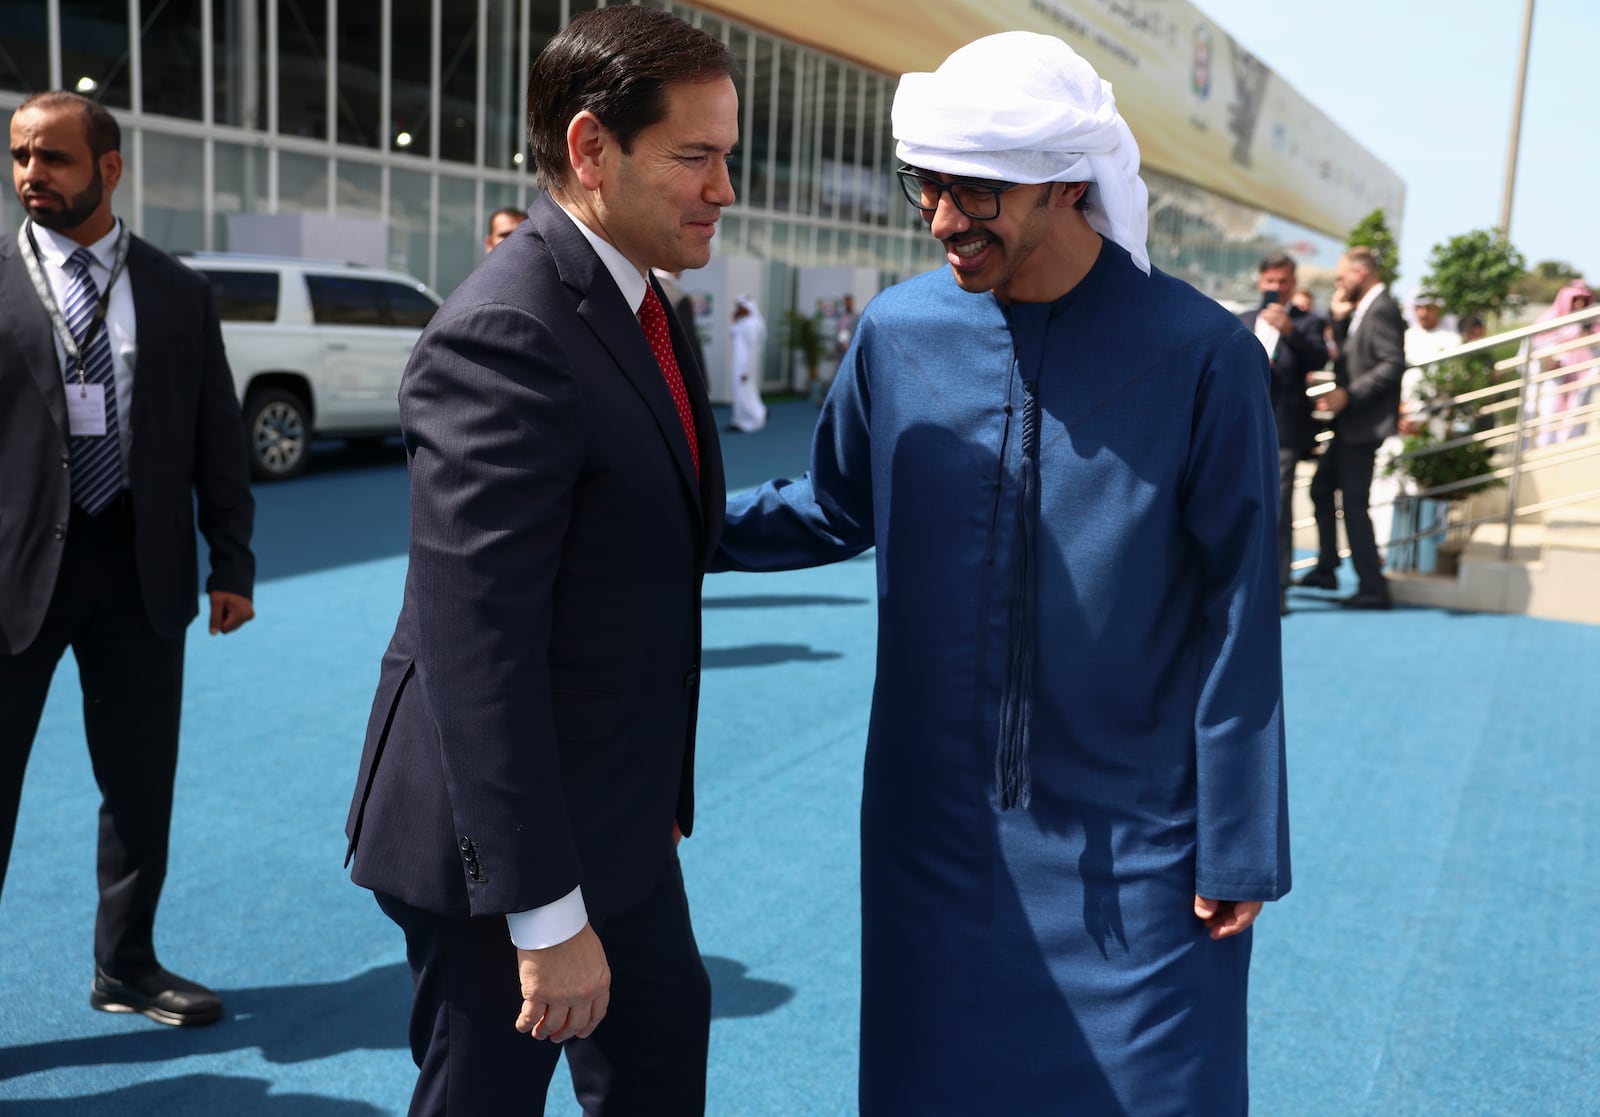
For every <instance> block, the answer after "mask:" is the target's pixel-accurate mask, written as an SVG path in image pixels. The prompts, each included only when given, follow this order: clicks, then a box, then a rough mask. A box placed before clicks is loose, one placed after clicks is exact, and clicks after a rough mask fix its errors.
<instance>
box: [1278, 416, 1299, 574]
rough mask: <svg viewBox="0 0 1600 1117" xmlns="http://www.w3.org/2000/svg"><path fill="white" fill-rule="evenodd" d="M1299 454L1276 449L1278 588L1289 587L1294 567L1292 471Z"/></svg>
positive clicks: (1285, 448)
mask: <svg viewBox="0 0 1600 1117" xmlns="http://www.w3.org/2000/svg"><path fill="white" fill-rule="evenodd" d="M1299 464H1300V452H1299V451H1298V450H1292V449H1290V448H1288V447H1286V446H1280V447H1278V588H1279V589H1284V588H1286V587H1287V586H1288V585H1289V581H1290V572H1291V570H1292V569H1293V566H1294V470H1295V466H1297V465H1299Z"/></svg>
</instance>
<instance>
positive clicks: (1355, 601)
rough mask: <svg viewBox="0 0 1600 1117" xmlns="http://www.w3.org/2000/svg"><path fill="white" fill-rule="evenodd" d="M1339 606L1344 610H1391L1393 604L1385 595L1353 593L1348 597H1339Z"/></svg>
mask: <svg viewBox="0 0 1600 1117" xmlns="http://www.w3.org/2000/svg"><path fill="white" fill-rule="evenodd" d="M1339 604H1340V605H1343V606H1344V607H1345V608H1346V609H1393V608H1394V602H1392V601H1390V600H1389V595H1388V594H1386V593H1353V594H1351V595H1350V596H1349V597H1341V598H1340V599H1339Z"/></svg>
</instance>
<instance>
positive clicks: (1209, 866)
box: [720, 32, 1289, 1117]
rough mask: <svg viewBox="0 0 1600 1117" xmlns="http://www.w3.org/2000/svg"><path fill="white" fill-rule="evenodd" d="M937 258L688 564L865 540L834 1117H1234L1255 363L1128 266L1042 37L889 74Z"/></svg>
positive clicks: (1094, 137)
mask: <svg viewBox="0 0 1600 1117" xmlns="http://www.w3.org/2000/svg"><path fill="white" fill-rule="evenodd" d="M893 122H894V132H895V137H896V139H897V141H898V148H897V151H898V154H899V156H900V158H901V159H902V160H904V161H905V163H906V164H907V166H906V167H904V168H903V169H902V170H901V171H900V179H901V182H902V183H903V184H904V187H905V191H906V195H907V197H908V198H909V199H910V201H911V204H912V205H914V206H916V207H918V208H919V209H920V210H921V211H922V215H923V217H924V219H925V220H927V221H928V222H929V224H930V226H931V229H932V232H933V235H934V236H935V237H938V238H939V239H940V240H941V241H942V242H944V245H945V247H946V249H947V251H948V259H949V263H950V268H949V270H948V271H944V270H941V271H939V272H935V273H930V274H928V275H923V276H919V277H917V278H915V279H912V280H910V281H909V282H906V283H902V284H900V285H898V286H896V287H894V288H892V289H890V290H888V291H886V292H884V293H883V294H881V295H879V296H878V297H877V298H876V299H874V300H873V301H872V303H871V304H870V305H869V306H867V308H866V310H865V312H864V314H863V316H862V319H861V322H860V325H859V326H858V328H857V330H856V334H855V337H854V340H853V342H852V344H851V346H850V349H849V351H848V353H847V354H846V356H845V359H844V362H843V365H842V367H841V369H840V371H839V375H838V377H837V379H836V380H835V381H834V383H833V387H832V390H831V391H830V393H829V395H828V399H827V403H826V405H825V406H824V409H823V414H822V418H821V421H820V423H819V426H818V428H817V433H816V439H815V443H814V446H813V449H812V461H811V470H810V472H809V473H808V474H807V475H806V476H805V477H803V478H801V479H800V480H798V481H772V482H769V483H768V484H766V485H764V486H762V487H761V488H760V489H757V490H756V491H754V492H751V493H749V494H747V495H745V496H742V497H739V498H736V499H735V500H733V501H730V503H729V508H728V517H727V526H726V529H725V530H724V533H723V536H722V548H721V552H720V563H721V566H722V568H724V569H741V570H778V569H787V568H794V567H802V566H811V565H816V564H819V563H823V562H830V561H835V560H839V559H844V558H848V557H850V556H852V555H855V554H858V553H860V552H861V551H864V550H866V549H867V548H868V547H873V546H876V547H877V569H878V594H879V649H878V678H877V687H876V690H875V693H874V696H873V707H872V719H871V727H870V729H869V731H868V741H867V754H866V778H865V790H864V793H863V802H862V812H861V813H862V822H861V826H862V833H861V848H862V854H861V855H862V873H861V887H862V934H863V945H862V1007H861V1086H860V1089H861V1112H862V1114H863V1115H864V1117H884V1115H899V1114H917V1115H918V1117H929V1115H943V1114H949V1115H960V1117H972V1115H974V1114H1000V1113H1005V1114H1072V1115H1078V1117H1082V1115H1093V1117H1102V1115H1104V1117H1110V1115H1125V1117H1169V1115H1170V1117H1209V1115H1222V1114H1228V1115H1238V1114H1243V1113H1245V1112H1246V1109H1247V1106H1248V1096H1247V1095H1248V1086H1247V1080H1246V1041H1245V1032H1246V1027H1245V1000H1246V982H1247V976H1248V968H1249V961H1250V944H1251V932H1250V931H1249V927H1250V925H1251V923H1252V922H1253V921H1254V920H1255V918H1256V916H1257V914H1258V913H1259V912H1260V910H1261V906H1262V902H1263V901H1266V900H1274V899H1277V898H1278V897H1280V896H1282V895H1283V894H1284V893H1285V892H1287V891H1288V890H1289V852H1288V821H1287V813H1286V794H1285V777H1284V739H1283V715H1282V710H1283V700H1282V666H1281V659H1280V651H1279V627H1278V626H1279V620H1278V613H1277V608H1276V603H1277V596H1278V563H1277V544H1276V519H1277V505H1278V500H1277V435H1276V432H1275V430H1274V427H1273V418H1272V409H1271V406H1270V405H1269V402H1268V369H1267V361H1266V355H1265V353H1264V352H1263V351H1262V348H1261V344H1260V343H1259V342H1257V341H1256V339H1255V338H1254V337H1253V336H1252V335H1251V334H1250V333H1249V332H1248V331H1246V330H1244V329H1243V328H1242V327H1241V325H1240V323H1239V321H1238V320H1237V319H1236V318H1234V317H1233V316H1232V315H1230V314H1229V313H1228V312H1227V311H1226V310H1224V309H1223V308H1222V307H1220V306H1218V305H1216V304H1215V303H1213V302H1211V301H1210V300H1209V299H1206V298H1205V297H1203V296H1202V295H1200V294H1199V293H1198V292H1196V291H1194V290H1193V289H1192V288H1190V287H1188V286H1187V285H1185V284H1183V283H1181V282H1179V281H1178V280H1175V279H1173V278H1171V277H1170V276H1167V275H1163V274H1162V273H1160V272H1158V271H1152V270H1151V268H1150V264H1149V259H1148V256H1147V254H1146V251H1145V210H1146V202H1147V195H1146V191H1145V187H1144V184H1143V183H1142V182H1141V181H1140V179H1139V177H1138V167H1139V156H1138V148H1137V146H1136V144H1135V143H1134V140H1133V137H1132V135H1131V134H1130V133H1129V132H1128V129H1127V127H1126V125H1124V124H1123V122H1122V119H1121V117H1120V116H1119V115H1118V114H1117V112H1116V107H1115V103H1114V102H1113V100H1112V96H1111V88H1110V86H1109V85H1107V84H1106V83H1104V82H1102V81H1100V79H1099V78H1098V77H1097V76H1096V74H1095V73H1094V71H1093V69H1091V68H1090V66H1089V65H1088V64H1087V63H1086V62H1084V61H1083V60H1082V59H1081V58H1079V57H1078V56H1077V55H1076V54H1074V53H1073V52H1072V51H1071V50H1070V49H1069V48H1068V47H1067V46H1066V45H1065V44H1064V43H1062V42H1061V41H1060V40H1058V39H1054V38H1052V37H1049V36H1044V35H1034V34H1029V33H1020V32H1012V33H1007V34H1002V35H995V36H991V37H989V38H985V39H981V40H979V41H977V42H975V43H972V44H970V45H968V46H966V47H964V48H962V49H961V50H958V51H957V52H956V53H955V54H953V55H951V57H950V58H949V59H947V60H946V61H945V63H944V64H943V65H942V66H940V67H939V69H938V70H937V71H936V72H934V73H931V74H928V73H915V74H907V75H905V76H904V77H903V78H902V79H901V83H900V87H899V91H898V93H897V94H896V96H895V102H894V110H893Z"/></svg>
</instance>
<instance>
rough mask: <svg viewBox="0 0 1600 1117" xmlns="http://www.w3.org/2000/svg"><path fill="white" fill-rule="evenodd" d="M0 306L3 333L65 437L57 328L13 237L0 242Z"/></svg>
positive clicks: (65, 409)
mask: <svg viewBox="0 0 1600 1117" xmlns="http://www.w3.org/2000/svg"><path fill="white" fill-rule="evenodd" d="M0 306H3V307H5V308H6V310H5V313H3V314H0V336H4V335H9V336H10V342H11V344H12V345H13V346H15V347H16V350H17V352H18V353H20V354H22V363H23V364H24V365H25V366H27V370H28V375H29V376H31V377H32V378H33V382H34V383H35V384H36V385H37V386H38V388H39V394H40V395H42V396H44V399H45V405H46V406H47V407H48V408H49V409H50V418H51V419H53V420H55V424H56V426H57V427H58V428H60V430H61V435H62V437H63V438H65V437H66V436H67V399H66V395H65V394H64V391H65V390H64V388H63V387H62V385H63V383H64V381H63V373H62V370H61V366H60V365H59V364H58V363H57V361H56V339H55V330H54V327H52V326H51V325H50V315H49V314H48V313H47V312H46V311H45V309H44V304H43V303H41V302H40V301H39V293H38V292H37V291H35V290H34V289H33V281H32V280H31V279H29V278H28V266H27V265H26V264H24V263H23V262H22V248H21V246H20V245H18V244H17V242H16V241H15V240H14V239H10V238H8V239H6V240H5V241H3V242H0Z"/></svg>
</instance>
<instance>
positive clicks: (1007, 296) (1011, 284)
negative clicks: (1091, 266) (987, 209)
mask: <svg viewBox="0 0 1600 1117" xmlns="http://www.w3.org/2000/svg"><path fill="white" fill-rule="evenodd" d="M922 173H925V174H927V175H928V176H929V177H931V178H936V179H938V180H939V181H941V182H945V181H949V179H950V177H951V176H949V175H939V174H933V173H932V172H922ZM1083 189H1084V187H1083V184H1081V183H1060V182H1045V183H1038V184H1035V185H1026V186H1015V187H1012V188H1010V189H1008V190H1006V191H1005V193H1003V194H1001V195H1000V212H999V213H998V214H997V215H996V216H994V217H992V218H990V219H989V220H987V221H975V220H973V219H972V218H970V217H968V216H967V215H966V214H964V213H962V212H961V210H960V208H959V207H957V206H956V204H955V200H954V199H953V198H952V197H951V196H950V193H949V191H945V192H944V193H942V194H941V195H940V196H939V204H938V208H936V209H935V210H934V211H933V212H932V214H929V213H927V212H926V211H924V213H923V219H924V220H925V221H927V222H928V229H929V231H930V232H931V233H933V235H934V236H935V237H938V238H939V240H941V241H943V242H944V247H945V259H946V260H948V261H949V262H950V270H951V271H952V272H953V273H954V274H955V280H956V283H957V284H958V285H959V286H960V287H961V289H962V290H963V291H970V292H973V293H975V294H976V293H979V292H983V291H993V292H994V294H995V297H996V298H998V299H1000V300H1001V301H1002V302H1048V301H1050V300H1052V299H1054V298H1058V297H1059V296H1060V295H1061V294H1062V293H1063V291H1064V290H1065V288H1066V287H1069V286H1070V285H1071V284H1070V282H1067V280H1066V278H1065V277H1066V276H1067V275H1068V274H1069V273H1072V272H1075V271H1080V270H1086V267H1087V265H1084V266H1083V268H1082V269H1080V268H1078V267H1076V266H1075V264H1076V263H1080V262H1073V261H1071V260H1070V257H1069V255H1068V254H1067V253H1064V252H1056V251H1051V250H1049V248H1047V247H1045V246H1046V243H1047V242H1048V241H1051V240H1053V239H1056V238H1058V237H1059V236H1060V235H1062V234H1064V233H1065V232H1066V231H1067V230H1068V227H1069V225H1070V223H1073V222H1076V223H1077V224H1083V218H1082V216H1081V215H1080V214H1079V213H1078V212H1077V211H1076V210H1075V209H1073V202H1075V201H1076V200H1077V198H1078V197H1079V196H1081V194H1082V192H1083ZM1090 259H1091V262H1092V256H1091V258H1090ZM1074 281H1075V280H1074ZM1064 284H1065V286H1064Z"/></svg>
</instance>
